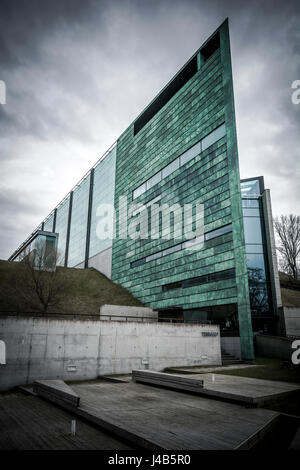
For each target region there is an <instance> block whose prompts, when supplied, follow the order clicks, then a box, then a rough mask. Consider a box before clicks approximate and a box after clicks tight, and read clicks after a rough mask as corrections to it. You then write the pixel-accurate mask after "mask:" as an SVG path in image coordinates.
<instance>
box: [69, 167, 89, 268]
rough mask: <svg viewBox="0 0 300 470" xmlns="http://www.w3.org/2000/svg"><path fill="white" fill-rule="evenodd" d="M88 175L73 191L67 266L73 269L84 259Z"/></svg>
mask: <svg viewBox="0 0 300 470" xmlns="http://www.w3.org/2000/svg"><path fill="white" fill-rule="evenodd" d="M89 190H90V175H88V176H87V177H86V178H85V179H84V180H83V181H82V182H81V183H80V185H79V186H77V188H75V189H74V191H73V201H72V212H71V226H70V240H69V253H68V266H69V267H71V268H72V267H74V266H77V265H78V264H80V263H82V262H83V261H84V259H85V249H86V234H87V220H88V205H89Z"/></svg>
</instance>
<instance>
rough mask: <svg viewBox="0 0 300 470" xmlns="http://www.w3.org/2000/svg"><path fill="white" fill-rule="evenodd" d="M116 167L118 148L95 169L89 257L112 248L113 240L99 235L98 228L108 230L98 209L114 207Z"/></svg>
mask: <svg viewBox="0 0 300 470" xmlns="http://www.w3.org/2000/svg"><path fill="white" fill-rule="evenodd" d="M115 167H116V147H114V148H113V149H112V150H111V151H110V153H109V154H108V155H107V156H106V157H105V158H104V159H103V160H101V161H100V162H99V163H98V165H97V166H96V167H95V169H94V178H93V188H92V210H91V225H90V243H89V254H88V255H89V257H92V256H95V255H96V254H97V253H100V252H101V251H103V250H106V249H107V248H109V247H111V246H112V238H109V237H107V238H102V239H101V237H99V236H98V235H97V228H98V229H99V228H101V227H103V232H105V229H106V228H107V226H106V222H107V220H105V218H103V217H101V216H100V215H99V212H98V215H97V209H98V208H99V206H100V205H101V204H111V205H112V206H113V205H114V195H115Z"/></svg>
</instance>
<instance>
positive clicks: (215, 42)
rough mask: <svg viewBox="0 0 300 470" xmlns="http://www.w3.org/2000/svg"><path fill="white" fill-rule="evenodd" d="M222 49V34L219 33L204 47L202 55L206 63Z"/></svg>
mask: <svg viewBox="0 0 300 470" xmlns="http://www.w3.org/2000/svg"><path fill="white" fill-rule="evenodd" d="M219 48H220V33H219V31H218V32H217V33H216V34H215V35H214V36H213V37H212V38H211V39H209V40H208V41H207V43H206V44H205V45H204V46H203V47H202V49H201V51H200V53H201V56H202V58H203V61H204V62H205V61H206V60H208V59H209V58H210V57H211V56H212V55H213V53H214V52H216V51H217V50H218V49H219Z"/></svg>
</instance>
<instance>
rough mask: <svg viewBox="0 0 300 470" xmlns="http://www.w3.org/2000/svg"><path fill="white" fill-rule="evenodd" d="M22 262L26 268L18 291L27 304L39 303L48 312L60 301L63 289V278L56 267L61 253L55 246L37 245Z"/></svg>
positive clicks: (26, 253) (25, 254) (17, 287)
mask: <svg viewBox="0 0 300 470" xmlns="http://www.w3.org/2000/svg"><path fill="white" fill-rule="evenodd" d="M21 262H22V263H23V264H24V268H25V269H24V270H23V275H22V282H21V283H20V284H19V285H16V286H15V288H16V291H17V292H18V294H19V296H20V297H21V298H22V299H23V300H24V301H25V302H26V303H27V304H37V305H38V306H39V308H42V310H43V312H45V313H46V312H47V310H48V308H49V306H50V305H51V306H54V305H56V304H57V303H58V300H59V294H60V293H61V292H62V290H63V282H62V281H63V280H62V278H61V276H59V273H58V272H57V269H56V265H57V264H58V262H59V255H58V253H57V251H56V250H55V249H54V248H53V249H50V250H49V247H47V249H46V246H45V245H41V246H39V245H36V247H35V248H34V249H32V250H31V251H30V252H25V253H24V255H23V257H22V259H21Z"/></svg>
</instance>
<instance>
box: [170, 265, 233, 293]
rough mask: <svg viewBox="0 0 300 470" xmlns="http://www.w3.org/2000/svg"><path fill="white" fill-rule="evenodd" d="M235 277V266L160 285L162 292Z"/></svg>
mask: <svg viewBox="0 0 300 470" xmlns="http://www.w3.org/2000/svg"><path fill="white" fill-rule="evenodd" d="M234 278H235V268H231V269H225V270H224V271H219V272H216V273H210V274H206V275H204V276H198V277H192V278H190V279H184V280H182V281H177V282H171V283H170V284H165V285H163V286H162V290H163V292H165V291H168V290H173V289H178V288H183V289H186V288H188V287H193V286H200V285H202V284H208V283H210V282H218V281H224V280H226V279H234Z"/></svg>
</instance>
